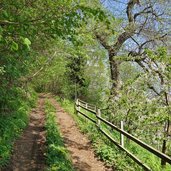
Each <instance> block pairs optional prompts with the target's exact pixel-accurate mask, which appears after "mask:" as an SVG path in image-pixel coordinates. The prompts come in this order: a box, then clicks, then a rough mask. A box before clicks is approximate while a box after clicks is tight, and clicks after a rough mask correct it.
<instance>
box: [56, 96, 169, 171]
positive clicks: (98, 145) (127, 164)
mask: <svg viewBox="0 0 171 171" xmlns="http://www.w3.org/2000/svg"><path fill="white" fill-rule="evenodd" d="M56 99H57V101H58V102H59V103H60V104H61V106H62V107H63V108H64V109H65V110H66V111H67V112H68V113H70V114H71V115H72V116H73V117H74V119H75V120H76V122H77V124H78V126H79V127H80V129H81V130H82V132H84V133H86V134H88V136H89V138H90V140H91V141H92V144H93V146H94V149H95V152H96V154H97V155H98V156H99V157H100V158H101V159H102V160H103V161H105V163H106V164H107V165H109V166H112V167H113V169H115V170H120V171H121V170H123V171H125V170H127V171H134V170H138V171H141V170H143V169H142V168H141V167H140V166H138V165H137V164H136V163H135V162H134V161H133V160H132V159H130V158H129V157H128V156H127V155H126V154H125V153H124V152H123V151H122V150H120V149H118V148H117V147H116V146H114V145H113V144H111V142H109V140H108V139H106V137H104V136H103V135H102V134H101V133H100V132H99V131H98V129H97V128H96V127H95V125H94V124H92V123H91V122H89V121H87V120H86V119H85V118H84V117H82V116H81V115H76V114H74V103H73V102H70V101H68V100H63V101H61V100H60V99H59V98H58V97H57V98H56ZM84 112H85V111H84ZM87 114H88V113H87ZM88 115H89V114H88ZM102 127H103V129H105V130H106V131H107V130H111V129H110V128H109V127H106V126H105V125H102ZM107 132H110V131H107ZM112 132H113V133H112V135H113V137H114V139H116V140H117V141H118V142H119V137H120V135H119V134H118V133H117V132H116V131H112ZM110 133H111V132H110ZM125 139H126V138H125ZM125 146H126V148H127V149H129V150H130V151H132V152H133V153H134V154H135V155H136V156H138V157H139V158H140V159H142V161H145V163H147V164H148V166H150V167H151V169H152V170H154V171H169V170H170V169H171V166H170V165H169V164H168V165H167V166H166V167H165V168H161V167H160V160H159V159H158V158H157V157H155V156H154V155H153V154H151V153H149V152H148V151H146V150H144V149H142V148H141V147H139V146H138V145H136V144H135V143H133V142H127V141H126V143H125Z"/></svg>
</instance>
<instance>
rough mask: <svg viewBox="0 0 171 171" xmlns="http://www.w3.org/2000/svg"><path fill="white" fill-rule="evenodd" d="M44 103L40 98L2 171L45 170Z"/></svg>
mask: <svg viewBox="0 0 171 171" xmlns="http://www.w3.org/2000/svg"><path fill="white" fill-rule="evenodd" d="M44 101H45V100H44V97H43V96H40V97H39V100H38V104H37V108H35V109H33V110H32V112H31V114H30V122H29V125H28V127H27V128H26V129H25V130H24V132H23V134H22V136H21V137H20V138H19V139H18V140H17V141H16V142H15V144H14V150H13V155H12V157H11V160H10V164H9V165H8V166H7V167H6V168H4V169H2V171H43V170H45V159H44V155H43V153H44V150H45V145H44V143H45V138H44V134H45V129H44V108H43V106H44Z"/></svg>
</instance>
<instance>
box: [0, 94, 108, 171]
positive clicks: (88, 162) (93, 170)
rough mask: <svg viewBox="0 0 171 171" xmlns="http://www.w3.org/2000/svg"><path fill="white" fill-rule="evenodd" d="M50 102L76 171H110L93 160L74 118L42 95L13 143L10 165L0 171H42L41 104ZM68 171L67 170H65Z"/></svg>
mask: <svg viewBox="0 0 171 171" xmlns="http://www.w3.org/2000/svg"><path fill="white" fill-rule="evenodd" d="M46 98H47V99H49V100H50V102H51V103H52V105H53V106H54V107H55V108H56V110H57V112H56V117H57V122H58V125H59V128H60V131H61V134H62V137H63V139H64V143H65V146H66V148H67V149H68V151H69V153H70V156H71V159H72V163H73V166H74V168H75V169H76V170H77V171H111V170H110V169H109V168H106V167H105V166H104V163H103V162H101V161H100V160H98V159H97V157H95V154H94V151H93V149H92V148H91V143H90V141H89V140H88V138H87V137H86V135H84V134H82V133H81V132H80V131H79V128H78V127H77V126H76V123H75V121H74V120H73V118H72V117H71V116H70V115H69V114H68V113H66V112H64V110H63V109H62V108H61V107H60V105H59V104H58V103H57V102H56V100H55V99H54V98H53V96H52V95H49V94H45V95H43V94H41V95H40V96H39V99H38V104H37V107H36V108H35V109H33V110H32V112H31V113H30V122H29V125H28V127H27V128H26V129H25V130H24V132H23V134H22V136H21V137H20V138H19V139H18V140H17V141H16V142H15V144H14V150H13V155H12V157H11V160H10V164H9V165H8V166H7V167H6V168H4V169H1V170H0V171H45V170H46V165H45V156H44V153H45V128H44V122H45V120H44V119H45V118H44V115H45V113H44V104H45V99H46ZM68 171H69V170H68Z"/></svg>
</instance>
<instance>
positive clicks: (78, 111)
mask: <svg viewBox="0 0 171 171" xmlns="http://www.w3.org/2000/svg"><path fill="white" fill-rule="evenodd" d="M79 112H80V101H78V114H79Z"/></svg>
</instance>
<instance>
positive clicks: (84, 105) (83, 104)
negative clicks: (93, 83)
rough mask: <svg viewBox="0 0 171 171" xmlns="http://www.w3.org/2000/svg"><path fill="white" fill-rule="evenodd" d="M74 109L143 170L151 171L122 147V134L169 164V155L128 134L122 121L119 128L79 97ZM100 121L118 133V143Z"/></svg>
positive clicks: (170, 162) (170, 160)
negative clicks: (89, 114)
mask: <svg viewBox="0 0 171 171" xmlns="http://www.w3.org/2000/svg"><path fill="white" fill-rule="evenodd" d="M81 108H82V109H84V110H86V111H88V112H90V113H91V114H92V115H94V116H95V117H90V116H88V115H87V114H85V113H84V112H82V111H81ZM75 110H76V112H77V113H79V114H81V115H83V116H84V117H86V118H87V119H89V120H90V121H92V122H93V123H94V124H95V125H96V126H97V127H98V128H99V130H100V132H101V133H102V134H104V135H105V136H106V137H107V138H108V139H109V140H110V141H111V142H112V143H114V144H115V145H116V146H117V147H119V148H120V149H122V150H123V151H124V152H126V153H127V155H128V156H130V157H131V158H132V159H133V160H134V161H135V162H136V163H137V164H139V165H140V166H142V167H143V168H144V170H147V171H151V168H150V167H149V166H147V165H146V164H145V163H144V162H142V161H141V160H140V159H138V158H137V157H136V156H135V155H134V154H132V153H131V152H130V151H128V150H127V149H126V148H125V147H124V136H125V137H127V138H128V139H129V140H132V141H133V142H135V143H136V144H138V145H139V146H141V147H143V148H144V149H146V150H147V151H149V152H150V153H152V154H154V155H155V156H157V157H158V158H160V159H161V161H162V163H169V164H171V157H169V156H167V155H166V154H164V153H162V152H160V151H158V150H156V149H155V148H153V147H151V146H149V145H148V144H146V143H144V142H143V141H141V140H139V139H138V138H136V137H134V136H133V135H131V134H129V133H128V132H126V131H124V129H123V122H122V121H121V128H119V127H117V126H116V125H114V124H112V123H111V122H109V121H107V120H106V119H104V118H102V117H101V111H100V109H97V107H96V106H94V105H91V104H88V103H86V102H84V101H82V100H80V99H77V100H76V102H75ZM94 118H96V119H94ZM101 122H102V123H104V124H106V125H108V126H110V127H111V128H112V129H114V130H116V131H117V132H119V133H120V143H118V142H117V141H116V140H114V138H113V137H112V136H111V135H109V134H108V133H107V132H106V131H105V130H104V129H102V127H101Z"/></svg>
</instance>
